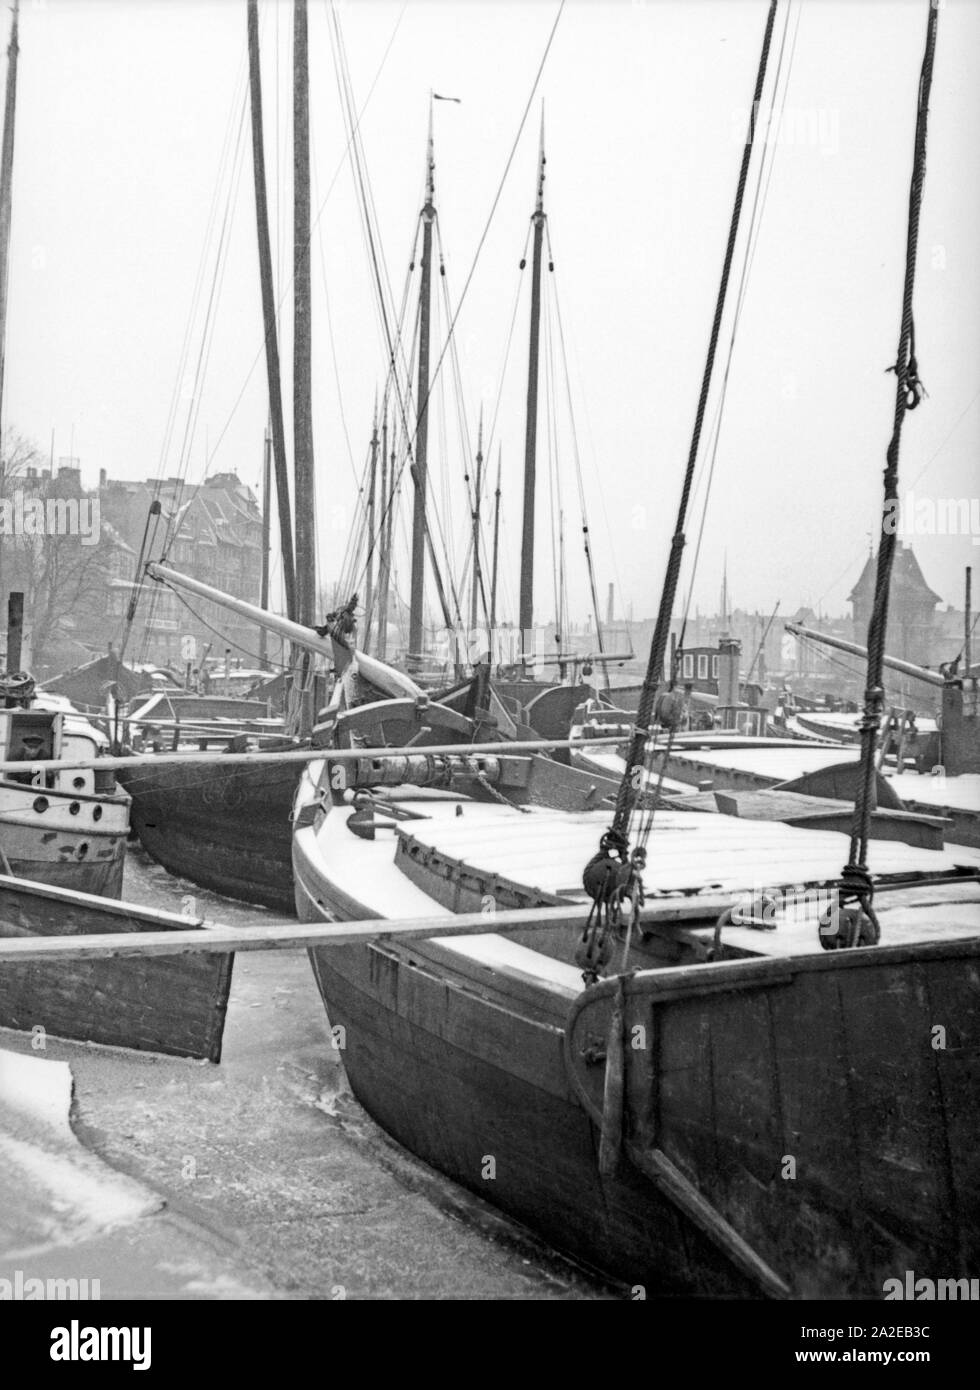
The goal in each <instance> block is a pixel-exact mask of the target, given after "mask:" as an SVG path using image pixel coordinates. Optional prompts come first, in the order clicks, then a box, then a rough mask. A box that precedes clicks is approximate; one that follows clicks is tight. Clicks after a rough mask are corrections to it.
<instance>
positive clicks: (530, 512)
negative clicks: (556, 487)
mask: <svg viewBox="0 0 980 1390" xmlns="http://www.w3.org/2000/svg"><path fill="white" fill-rule="evenodd" d="M544 166H545V157H544V110H542V112H541V142H540V146H539V150H538V193H537V202H536V203H535V208H534V215H533V217H532V218H531V222H532V224H533V226H534V251H533V259H532V261H531V337H530V345H529V350H528V364H527V423H526V427H525V431H524V530H523V535H522V540H521V596H520V606H519V613H518V621H519V625H520V630H521V651H522V652H527V651H531V650H532V645H533V644H532V641H531V628H532V626H533V625H534V465H535V453H536V449H537V440H538V338H539V334H540V329H541V243H542V241H543V239H544V223H545V215H544Z"/></svg>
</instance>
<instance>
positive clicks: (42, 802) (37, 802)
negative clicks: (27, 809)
mask: <svg viewBox="0 0 980 1390" xmlns="http://www.w3.org/2000/svg"><path fill="white" fill-rule="evenodd" d="M50 804H51V803H50V802H49V801H48V798H47V797H46V796H36V797H35V798H34V809H35V811H36V812H37V813H38V815H39V816H43V815H44V813H45V811H46V810H47V809H48V806H49V805H50Z"/></svg>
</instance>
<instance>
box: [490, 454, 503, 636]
mask: <svg viewBox="0 0 980 1390" xmlns="http://www.w3.org/2000/svg"><path fill="white" fill-rule="evenodd" d="M502 453H503V447H502V446H501V445H498V446H497V487H496V490H495V491H494V494H493V568H492V570H491V573H490V640H491V642H492V641H493V640H494V632H495V631H496V627H497V556H498V554H499V551H500V468H501V462H502V460H501V455H502Z"/></svg>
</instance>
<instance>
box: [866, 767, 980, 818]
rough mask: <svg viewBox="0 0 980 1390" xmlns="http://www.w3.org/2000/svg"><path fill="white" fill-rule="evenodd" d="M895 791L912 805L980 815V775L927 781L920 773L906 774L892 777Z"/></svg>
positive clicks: (969, 773)
mask: <svg viewBox="0 0 980 1390" xmlns="http://www.w3.org/2000/svg"><path fill="white" fill-rule="evenodd" d="M885 775H886V777H888V781H889V782H890V783H891V785H892V786H893V787H894V788H895V791H896V792H897V793H898V795H899V796H900V797H901V798H902V800H903V801H905V802H908V803H913V802H918V804H919V805H921V806H935V807H938V808H940V809H945V808H947V807H948V808H949V809H950V810H956V811H973V812H974V813H975V814H977V815H980V773H976V772H964V773H961V774H960V775H959V776H958V777H927V776H924V775H923V774H922V773H919V772H902V773H895V774H894V775H893V776H889V774H888V773H887V772H886V774H885Z"/></svg>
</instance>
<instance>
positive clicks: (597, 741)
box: [0, 737, 623, 773]
mask: <svg viewBox="0 0 980 1390" xmlns="http://www.w3.org/2000/svg"><path fill="white" fill-rule="evenodd" d="M622 741H623V740H622V738H621V737H618V738H590V739H588V740H584V739H576V740H574V741H573V740H571V739H565V740H562V739H553V738H550V739H549V738H540V739H528V740H527V741H525V742H523V743H509V742H506V741H501V742H500V743H439V744H433V745H432V746H431V747H427V746H422V745H419V746H415V745H412V746H411V747H405V748H297V749H287V750H286V751H285V752H282V753H221V752H214V753H135V754H133V755H132V756H131V757H125V758H41V759H39V760H38V761H37V762H31V763H28V762H9V761H8V762H2V761H0V773H4V772H29V773H33V772H63V771H66V770H68V769H69V768H89V769H93V770H96V771H103V770H105V771H107V770H108V769H110V768H122V767H161V766H162V765H163V764H164V763H180V764H181V765H182V766H185V765H186V766H188V767H190V766H191V765H192V764H194V763H220V764H221V766H222V767H230V766H231V765H232V764H234V763H310V762H319V761H320V760H321V759H329V761H330V762H335V763H336V762H339V763H343V762H355V761H356V760H357V759H358V758H403V757H405V756H406V754H419V753H432V754H434V755H435V756H437V757H445V756H447V755H449V754H457V755H458V756H459V757H461V758H462V757H469V756H470V755H471V754H477V753H479V754H483V755H490V756H494V755H495V756H497V757H507V756H509V755H510V754H512V753H543V752H545V751H546V750H547V749H553V748H602V747H604V746H606V745H613V746H615V745H617V744H621V743H622Z"/></svg>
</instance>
